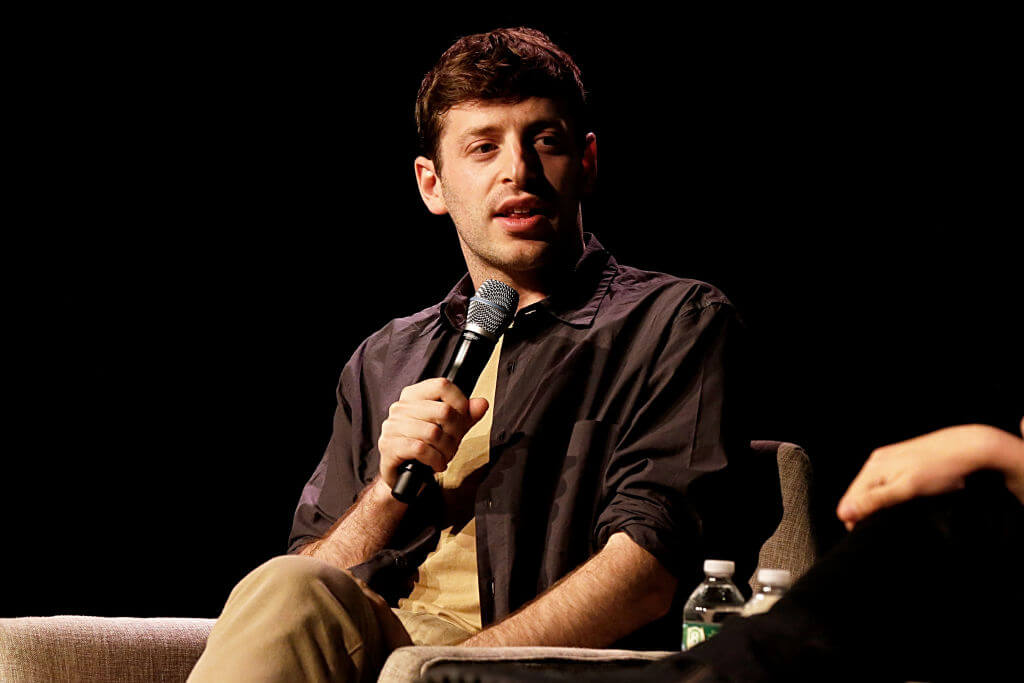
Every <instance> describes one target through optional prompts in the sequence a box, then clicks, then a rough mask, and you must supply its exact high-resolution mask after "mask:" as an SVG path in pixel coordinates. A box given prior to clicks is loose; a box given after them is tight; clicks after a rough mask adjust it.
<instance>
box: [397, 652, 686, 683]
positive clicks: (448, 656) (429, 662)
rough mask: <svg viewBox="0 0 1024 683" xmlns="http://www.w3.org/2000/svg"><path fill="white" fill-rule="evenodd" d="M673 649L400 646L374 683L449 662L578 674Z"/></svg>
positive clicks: (400, 681) (402, 681)
mask: <svg viewBox="0 0 1024 683" xmlns="http://www.w3.org/2000/svg"><path fill="white" fill-rule="evenodd" d="M671 654H675V653H673V652H657V651H638V650H605V649H591V648H582V647H458V646H449V647H427V646H413V647H400V648H398V649H397V650H395V651H394V652H392V653H391V656H390V657H388V660H387V662H385V663H384V668H383V669H382V670H381V673H380V678H378V679H377V680H378V683H409V682H410V681H415V680H417V679H419V678H421V677H422V676H424V675H426V674H427V672H428V671H429V670H430V668H431V667H434V666H438V665H440V664H450V663H453V662H468V663H480V662H522V663H523V664H528V665H536V666H538V667H541V666H543V667H544V668H549V669H558V668H560V667H561V668H570V667H571V669H572V670H573V671H579V672H580V673H581V676H582V677H581V679H580V680H585V679H586V678H585V676H586V674H585V671H586V670H587V669H588V668H589V667H594V669H595V670H596V669H598V668H600V667H601V666H602V665H608V664H609V663H621V662H629V661H650V660H655V659H661V658H662V657H667V656H668V655H671Z"/></svg>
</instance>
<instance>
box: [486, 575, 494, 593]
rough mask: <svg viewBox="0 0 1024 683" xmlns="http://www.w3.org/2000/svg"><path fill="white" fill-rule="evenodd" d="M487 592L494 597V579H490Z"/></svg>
mask: <svg viewBox="0 0 1024 683" xmlns="http://www.w3.org/2000/svg"><path fill="white" fill-rule="evenodd" d="M487 590H488V591H489V592H490V594H491V595H492V596H493V595H494V579H491V580H490V582H489V583H488V584H487Z"/></svg>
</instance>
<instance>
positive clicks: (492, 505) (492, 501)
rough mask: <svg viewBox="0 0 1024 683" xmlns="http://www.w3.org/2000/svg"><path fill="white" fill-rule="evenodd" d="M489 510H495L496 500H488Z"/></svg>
mask: <svg viewBox="0 0 1024 683" xmlns="http://www.w3.org/2000/svg"><path fill="white" fill-rule="evenodd" d="M487 508H488V509H489V510H491V509H494V499H493V498H488V499H487Z"/></svg>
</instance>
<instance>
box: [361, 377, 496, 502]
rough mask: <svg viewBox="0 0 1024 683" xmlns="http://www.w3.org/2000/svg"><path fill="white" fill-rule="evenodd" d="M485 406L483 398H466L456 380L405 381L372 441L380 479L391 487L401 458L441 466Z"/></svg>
mask: <svg viewBox="0 0 1024 683" xmlns="http://www.w3.org/2000/svg"><path fill="white" fill-rule="evenodd" d="M487 408H488V404H487V399H485V398H474V399H469V400H467V399H466V396H465V395H464V394H463V393H462V391H461V390H460V389H459V388H458V387H457V386H455V385H454V384H453V383H451V382H450V381H448V380H446V379H444V378H441V377H439V378H435V379H428V380H424V381H422V382H419V383H418V384H413V385H410V386H407V387H406V388H405V389H403V390H402V394H401V396H400V397H399V399H398V401H397V402H395V403H392V404H391V409H390V410H389V411H388V418H387V419H386V420H384V423H383V424H382V425H381V430H380V439H379V440H378V441H377V448H378V449H379V450H380V476H381V479H383V480H384V483H386V484H387V485H388V487H390V488H394V486H395V482H396V481H397V480H398V468H399V467H400V466H401V465H402V463H404V462H405V461H406V460H419V461H420V462H422V463H424V464H426V465H427V466H429V467H430V468H431V469H433V470H434V471H435V472H443V471H444V469H445V468H446V467H447V466H448V463H449V462H450V461H451V459H452V458H454V457H455V452H456V451H457V450H458V449H459V444H460V443H462V437H464V436H465V435H466V432H468V431H469V429H470V427H472V426H473V425H474V424H476V423H477V422H478V421H479V420H480V418H482V417H483V416H484V414H485V413H486V412H487Z"/></svg>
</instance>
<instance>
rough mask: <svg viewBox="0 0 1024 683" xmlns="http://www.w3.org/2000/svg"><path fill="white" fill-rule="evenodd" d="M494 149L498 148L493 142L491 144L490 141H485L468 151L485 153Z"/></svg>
mask: <svg viewBox="0 0 1024 683" xmlns="http://www.w3.org/2000/svg"><path fill="white" fill-rule="evenodd" d="M496 149H498V147H497V146H496V145H494V144H492V143H490V142H485V143H483V144H480V145H477V146H476V147H474V148H473V149H472V150H470V151H471V152H472V153H473V154H487V153H488V152H493V151H494V150H496Z"/></svg>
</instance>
